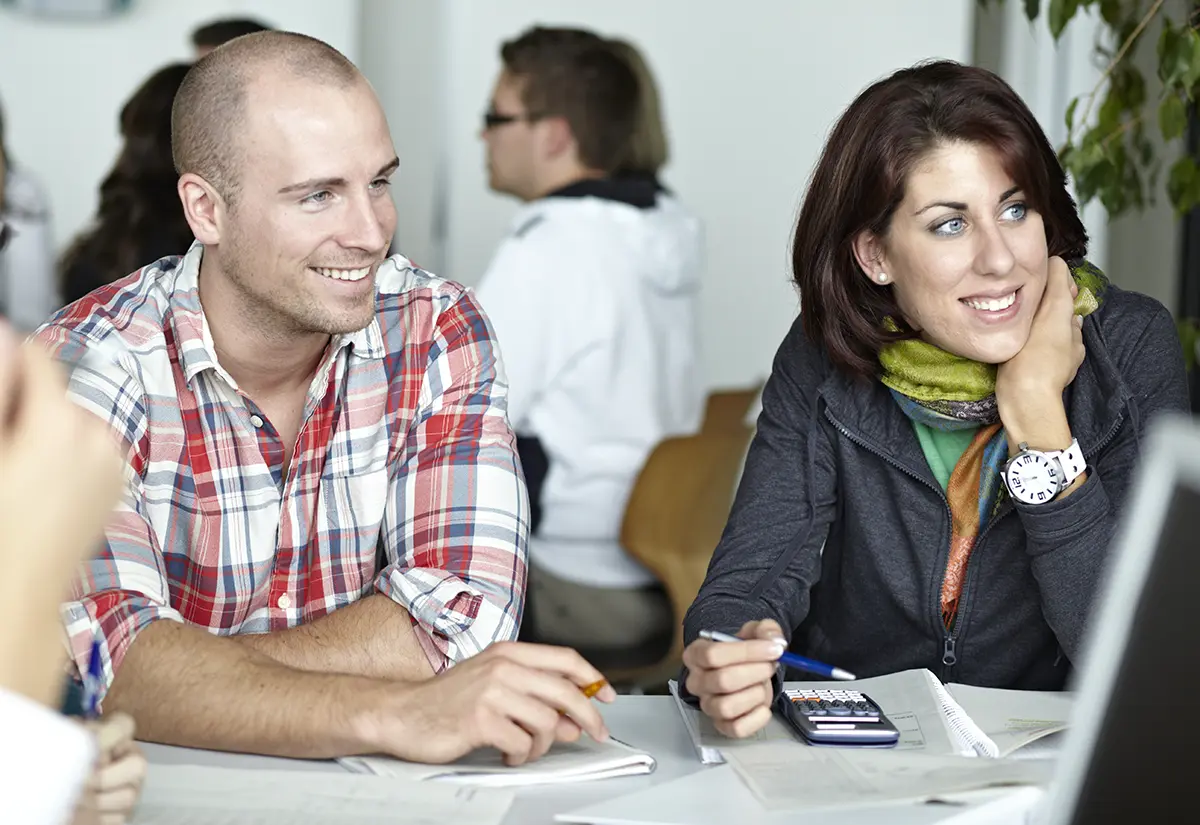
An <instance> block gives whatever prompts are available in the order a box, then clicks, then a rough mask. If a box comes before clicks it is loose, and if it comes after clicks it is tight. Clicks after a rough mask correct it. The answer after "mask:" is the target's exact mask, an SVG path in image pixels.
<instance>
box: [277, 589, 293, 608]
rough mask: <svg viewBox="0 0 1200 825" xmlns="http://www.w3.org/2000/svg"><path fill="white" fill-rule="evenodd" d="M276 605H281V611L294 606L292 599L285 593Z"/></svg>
mask: <svg viewBox="0 0 1200 825" xmlns="http://www.w3.org/2000/svg"><path fill="white" fill-rule="evenodd" d="M275 604H277V605H279V609H280V610H287V609H288V608H289V607H291V606H292V597H291V596H289V595H288V594H287V593H284V594H283V595H282V596H280V597H279V601H277V602H275Z"/></svg>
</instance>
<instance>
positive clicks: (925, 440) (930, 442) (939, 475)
mask: <svg viewBox="0 0 1200 825" xmlns="http://www.w3.org/2000/svg"><path fill="white" fill-rule="evenodd" d="M912 425H913V429H914V430H916V431H917V441H919V442H921V451H922V452H924V453H925V460H926V461H927V462H929V469H931V470H933V477H934V478H936V479H937V481H938V484H940V485H942V489H943V490H945V489H946V486H947V485H948V484H949V483H950V473H952V472H954V465H956V464H958V460H959V459H960V458H962V454H963V453H965V452H966V451H967V447H969V446H971V441H972V439H974V438H975V433H977V432H979V427H978V426H975V427H965V428H963V429H961V430H938V429H935V428H934V427H930V426H927V425H925V424H922V423H921V422H920V421H913V423H912Z"/></svg>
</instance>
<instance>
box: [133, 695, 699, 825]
mask: <svg viewBox="0 0 1200 825" xmlns="http://www.w3.org/2000/svg"><path fill="white" fill-rule="evenodd" d="M602 710H603V711H604V720H605V722H607V723H608V727H609V731H611V733H612V735H613V736H615V737H616V738H618V739H620V740H621V741H623V742H627V743H629V744H630V745H633V746H634V747H636V748H642V749H644V750H647V751H650V752H651V753H652V754H654V758H655V759H656V760H657V761H658V767H657V768H656V769H655V771H654V773H652V774H649V775H648V776H632V777H623V778H620V779H604V780H598V781H595V782H578V783H574V784H569V785H548V786H542V787H533V788H518V789H516V791H517V800H516V802H514V803H513V806H512V807H511V808H510V809H509V811H508V816H507V817H505V819H504V822H505V825H509V824H510V823H511V825H517V823H520V825H548V824H549V823H552V822H554V815H555V814H557V813H562V812H564V811H569V810H572V809H574V808H580V807H583V806H584V805H591V804H593V803H596V802H601V801H603V800H605V799H611V798H613V797H616V796H623V795H625V794H629V793H634V792H636V791H640V790H644V789H645V788H649V787H650V786H651V785H656V784H658V783H660V782H668V781H670V780H672V779H678V778H679V777H681V776H686V775H687V774H690V773H695V772H696V771H699V770H705V766H704V765H702V764H700V760H699V759H697V758H696V751H695V749H694V748H693V747H692V743H691V740H690V739H689V738H688V735H687V730H686V728H684V726H683V721H682V720H681V719H680V717H679V710H678V709H677V708H676V707H675V700H674V699H673V698H671V697H670V696H618V697H617V701H616V702H614V703H613V704H612V705H610V706H602ZM141 747H142V750H143V752H144V753H145V754H146V758H147V759H148V760H149V761H150V762H152V763H159V764H172V765H213V766H218V767H223V768H245V769H250V770H253V769H270V768H274V769H279V770H297V771H342V770H343V768H342V767H341V766H340V765H338V764H337V763H336V762H332V761H321V760H304V759H281V758H276V757H269V756H249V755H246V754H236V753H220V752H217V751H205V750H195V749H192V748H176V747H172V746H170V745H154V744H150V743H143V744H142V746H141Z"/></svg>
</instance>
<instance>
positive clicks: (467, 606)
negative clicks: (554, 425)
mask: <svg viewBox="0 0 1200 825" xmlns="http://www.w3.org/2000/svg"><path fill="white" fill-rule="evenodd" d="M506 392H507V386H506V384H505V378H504V371H503V367H502V365H501V364H500V360H499V354H498V351H497V349H496V347H495V344H494V340H493V336H492V330H491V327H490V325H489V324H488V321H487V319H486V317H485V316H484V314H483V312H482V311H481V310H480V309H479V307H478V305H477V304H476V302H475V300H474V298H473V297H472V296H471V295H470V294H469V293H465V294H463V295H462V296H461V297H460V298H459V299H458V300H457V301H456V302H455V303H454V304H453V305H452V306H451V307H449V308H448V309H447V310H446V311H445V312H443V313H441V315H440V316H439V318H438V322H437V326H436V329H435V332H434V340H433V342H432V344H431V346H430V357H429V363H428V365H427V368H426V375H425V380H424V383H423V386H422V391H421V400H420V405H419V409H418V412H417V415H416V416H415V417H414V420H413V424H412V427H411V430H410V431H409V432H408V433H407V438H406V440H405V444H404V447H403V452H402V456H403V457H402V459H401V461H400V467H399V470H398V471H397V473H396V475H395V477H394V478H393V480H392V482H391V485H392V486H391V495H390V497H389V502H388V506H387V513H386V514H385V525H384V542H385V550H386V552H387V558H388V564H387V566H386V567H385V568H384V569H383V570H382V571H380V573H379V575H378V577H377V578H376V581H375V584H376V587H377V589H378V590H379V591H380V592H381V593H383V594H384V595H386V596H388V597H389V598H391V599H392V600H393V601H395V602H396V603H397V604H399V605H400V606H402V607H404V608H405V609H406V610H407V611H408V613H409V615H410V616H411V617H412V619H413V622H414V626H415V629H416V630H417V636H418V638H419V639H420V642H421V645H422V647H423V649H424V650H425V653H426V655H427V656H428V657H429V661H430V664H431V665H432V666H433V669H434V671H435V672H440V671H441V670H444V669H445V668H446V667H448V666H450V665H452V664H454V663H456V662H460V661H462V660H464V659H467V658H469V657H471V656H473V655H475V654H477V653H479V652H480V651H482V650H483V649H485V648H486V647H487V646H488V645H490V644H491V643H493V642H496V641H509V640H513V639H515V638H516V637H517V631H518V628H519V627H520V622H521V613H522V608H523V605H524V597H525V577H526V554H527V541H528V534H529V500H528V495H527V493H526V490H525V482H524V478H523V476H522V474H521V470H520V463H519V460H518V458H517V451H516V438H515V436H514V435H513V433H512V430H511V429H510V427H509V425H508V421H507V418H506V416H505V396H506Z"/></svg>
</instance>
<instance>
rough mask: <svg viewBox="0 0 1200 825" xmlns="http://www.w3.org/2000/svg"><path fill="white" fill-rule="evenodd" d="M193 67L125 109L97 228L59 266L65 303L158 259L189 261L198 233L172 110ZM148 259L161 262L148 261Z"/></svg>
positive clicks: (164, 76)
mask: <svg viewBox="0 0 1200 825" xmlns="http://www.w3.org/2000/svg"><path fill="white" fill-rule="evenodd" d="M190 68H191V64H186V63H173V64H170V65H167V66H164V67H163V68H161V69H159V70H158V71H156V72H155V73H154V74H152V75H150V77H148V78H147V79H146V81H145V82H144V83H142V85H141V86H140V87H139V88H138V90H137V91H136V92H134V93H133V95H132V97H130V98H129V100H128V101H126V103H125V105H124V107H123V108H122V109H121V114H120V118H119V120H118V123H119V125H120V129H121V138H122V145H121V151H120V154H119V155H118V156H117V160H116V163H114V164H113V167H112V169H111V170H110V171H109V173H108V176H107V177H106V178H105V179H104V181H103V182H102V183H101V184H100V206H99V209H98V210H97V212H96V220H95V223H94V224H93V225H92V226H91V227H90V228H89V229H88V230H87V231H85V232H84V233H83V234H81V235H80V236H79V237H78V238H76V239H75V241H74V242H73V243H72V244H71V246H70V247H69V248H68V249H67V251H66V252H65V253H64V254H63V257H62V260H61V261H60V263H59V270H60V279H61V289H62V297H63V299H64V301H65V302H66V303H70V302H72V301H74V300H76V299H78V298H81V297H83V296H84V295H86V294H87V293H88V292H90V291H92V290H93V289H95V288H97V287H100V286H103V285H105V284H107V283H110V282H111V281H114V280H116V279H118V278H122V277H124V276H126V275H128V274H129V273H131V272H133V271H134V270H136V269H137V268H138V267H140V266H145V265H146V264H149V263H153V261H154V259H155V258H156V257H159V256H161V255H182V254H183V253H185V252H187V250H188V247H189V246H191V243H192V240H193V237H192V230H191V228H190V227H189V226H188V223H187V219H186V218H185V217H184V214H183V205H182V204H181V203H180V202H179V195H178V193H177V192H176V183H177V181H178V180H179V175H178V174H177V173H176V172H175V165H174V162H173V161H172V159H171V104H172V102H173V101H174V100H175V93H176V92H177V91H179V87H180V85H181V84H182V83H183V78H184V76H185V75H186V74H187V72H188V69H190ZM147 255H153V256H154V257H152V258H150V259H149V260H147V259H146V256H147Z"/></svg>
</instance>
